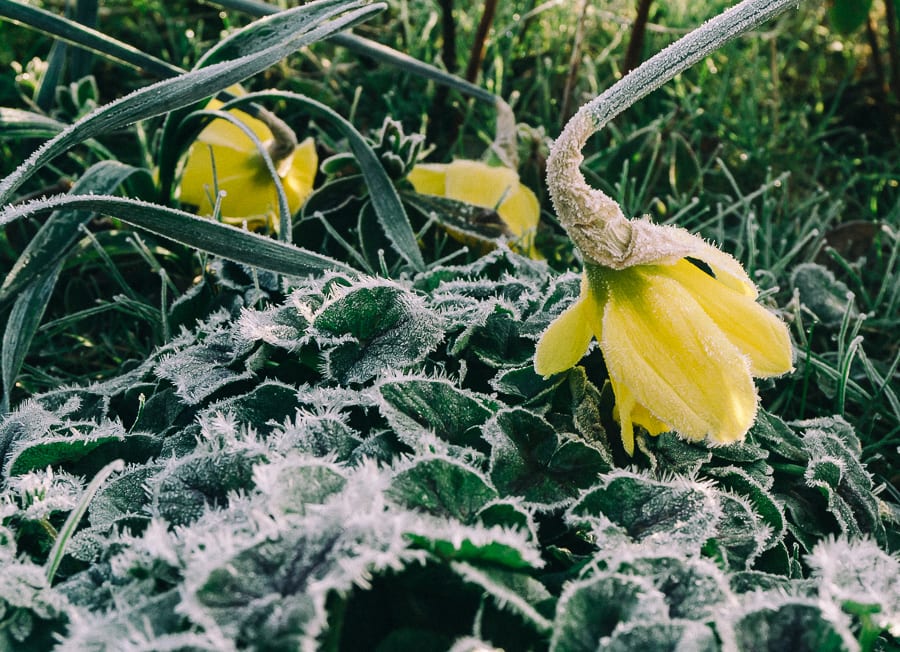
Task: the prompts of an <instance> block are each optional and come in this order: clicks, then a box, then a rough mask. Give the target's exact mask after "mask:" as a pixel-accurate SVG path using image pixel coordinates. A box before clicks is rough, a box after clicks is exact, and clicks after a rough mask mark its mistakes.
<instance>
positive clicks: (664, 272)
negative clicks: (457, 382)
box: [534, 69, 792, 455]
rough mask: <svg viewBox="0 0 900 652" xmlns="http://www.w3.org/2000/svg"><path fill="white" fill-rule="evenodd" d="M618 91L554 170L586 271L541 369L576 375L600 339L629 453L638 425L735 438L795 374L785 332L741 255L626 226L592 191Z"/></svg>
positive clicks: (672, 231) (558, 202) (642, 224)
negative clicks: (593, 160)
mask: <svg viewBox="0 0 900 652" xmlns="http://www.w3.org/2000/svg"><path fill="white" fill-rule="evenodd" d="M671 72H672V71H671V70H669V69H662V70H661V71H659V70H658V71H657V74H659V75H660V78H662V77H665V75H668V74H670V73H671ZM632 74H634V73H632ZM672 74H674V73H672ZM628 77H630V76H627V77H626V78H624V79H623V80H621V81H620V82H619V84H617V85H616V86H619V85H620V84H624V85H625V87H626V89H628V91H629V92H632V93H634V94H635V96H637V97H640V96H641V93H644V94H645V92H648V91H647V90H646V88H644V87H643V86H642V85H641V84H647V83H648V81H647V79H648V77H647V76H646V75H644V76H642V77H638V78H635V79H632V80H630V81H626V80H628ZM620 92H623V93H624V92H625V91H620ZM615 93H616V87H615V86H614V87H613V88H611V89H610V90H608V91H606V92H605V93H604V94H603V95H601V96H600V97H599V98H597V100H595V101H594V102H591V103H589V104H587V105H585V106H584V107H582V109H581V110H580V111H579V112H578V113H576V115H575V116H574V117H573V118H572V119H571V120H570V121H569V123H568V124H567V125H566V127H565V129H564V130H563V133H562V134H561V135H560V137H559V139H557V141H556V142H555V143H554V145H553V147H552V148H551V151H550V156H549V158H548V161H547V184H548V188H549V190H550V196H551V199H552V200H553V205H554V208H555V209H556V213H557V216H558V217H559V221H560V224H562V226H563V227H564V228H565V229H566V231H567V233H568V234H569V237H570V238H571V239H572V241H573V242H574V243H575V245H576V246H577V247H578V248H579V249H580V250H581V253H582V256H583V259H584V274H583V277H582V286H581V295H580V297H579V298H578V300H577V301H576V302H575V303H574V304H573V305H571V306H570V307H568V308H567V309H566V310H565V311H563V312H562V314H560V315H559V316H558V317H557V318H556V319H555V320H554V321H553V322H552V323H551V324H550V326H549V327H548V328H547V330H546V331H545V332H544V334H543V335H542V336H541V338H540V340H539V341H538V344H537V350H536V352H535V360H534V367H535V370H536V372H537V373H538V374H540V375H543V376H548V375H550V374H554V373H558V372H561V371H564V370H565V369H568V368H570V367H572V366H573V365H575V364H576V363H577V362H578V361H579V360H580V359H581V357H582V356H584V354H585V352H586V351H587V349H588V346H589V345H590V342H591V340H592V339H593V338H596V339H597V341H598V342H599V346H600V351H601V353H602V354H603V358H604V361H605V362H606V368H607V372H608V374H609V382H610V385H611V387H612V391H613V394H614V396H615V408H614V412H613V416H614V417H615V418H616V419H617V420H618V421H619V424H620V426H621V436H622V443H623V446H624V448H625V451H626V452H627V453H628V454H629V455H632V454H633V453H634V445H635V436H634V426H635V425H638V426H642V427H643V428H644V429H646V431H647V432H648V433H649V434H650V435H658V434H660V433H662V432H667V431H674V432H676V433H677V434H679V435H680V436H682V437H684V438H687V439H690V440H702V439H704V438H709V440H711V441H712V442H713V443H729V442H734V441H738V440H740V439H741V438H742V437H743V436H744V435H745V434H746V433H747V431H748V430H749V429H750V427H751V426H752V425H753V422H754V420H755V418H756V412H757V405H758V402H759V399H758V394H757V390H756V386H755V384H754V381H753V378H754V377H774V376H779V375H782V374H785V373H787V372H788V371H790V370H791V365H792V360H791V359H792V351H791V342H790V336H789V334H788V330H787V327H786V325H785V324H784V323H783V322H782V321H781V320H780V319H779V318H778V317H776V316H775V315H774V314H773V313H770V312H769V311H768V310H767V309H766V308H765V307H763V306H762V305H760V304H758V303H757V302H756V297H757V289H756V286H755V285H754V284H753V282H752V281H751V279H750V277H749V276H748V275H747V273H746V272H745V271H744V269H743V268H742V267H741V265H740V264H739V263H738V262H737V261H736V260H735V259H734V258H732V257H731V256H729V255H728V254H725V253H723V252H721V251H720V250H718V249H716V248H715V247H713V246H712V245H710V244H708V243H706V242H705V241H704V240H703V239H701V238H700V237H697V236H695V235H692V234H691V233H689V232H688V231H686V230H684V229H681V228H678V227H675V226H662V225H658V224H655V223H653V222H651V221H650V220H649V219H638V220H629V219H627V218H626V217H625V216H624V215H623V213H622V211H621V209H620V207H619V205H618V204H617V203H616V202H615V201H613V200H612V199H610V198H609V197H607V196H606V195H605V194H603V193H602V192H600V191H599V190H596V189H594V188H591V187H590V186H588V184H587V183H586V181H585V179H584V176H583V175H582V174H581V172H580V165H581V162H582V161H583V157H582V154H581V148H582V147H583V145H584V143H585V142H586V141H587V139H588V137H589V136H590V135H591V134H593V133H594V132H595V131H596V130H598V129H599V128H600V127H602V126H603V124H605V123H606V121H608V120H609V119H611V117H612V116H614V115H615V113H616V112H617V111H619V110H621V109H622V108H623V106H627V104H624V102H623V101H622V100H621V98H620V97H614V96H613V95H614V94H615Z"/></svg>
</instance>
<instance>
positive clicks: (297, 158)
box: [272, 138, 319, 213]
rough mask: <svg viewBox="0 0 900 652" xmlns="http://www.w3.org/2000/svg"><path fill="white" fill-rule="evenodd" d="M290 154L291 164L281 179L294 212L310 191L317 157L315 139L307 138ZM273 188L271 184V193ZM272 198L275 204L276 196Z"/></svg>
mask: <svg viewBox="0 0 900 652" xmlns="http://www.w3.org/2000/svg"><path fill="white" fill-rule="evenodd" d="M291 156H292V159H291V165H290V167H289V168H288V171H287V173H286V174H285V175H284V177H283V178H282V180H281V181H282V184H283V185H284V192H285V194H286V195H287V200H288V206H289V207H290V209H291V213H296V212H297V211H298V210H300V207H301V206H302V205H303V202H305V201H306V198H307V197H309V195H310V193H311V192H312V189H313V182H314V181H315V179H316V170H317V169H318V167H319V157H318V154H317V153H316V144H315V141H314V140H313V139H312V138H307V139H306V140H304V141H303V142H302V143H300V144H299V145H297V148H296V149H295V150H294V153H293V154H292V155H291ZM274 190H275V188H274V186H273V187H272V191H273V193H274ZM273 200H276V204H277V197H275V196H274V195H273Z"/></svg>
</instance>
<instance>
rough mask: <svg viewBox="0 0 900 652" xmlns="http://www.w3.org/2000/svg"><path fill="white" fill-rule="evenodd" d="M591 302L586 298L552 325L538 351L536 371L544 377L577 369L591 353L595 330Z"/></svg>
mask: <svg viewBox="0 0 900 652" xmlns="http://www.w3.org/2000/svg"><path fill="white" fill-rule="evenodd" d="M590 303H591V302H590V300H589V299H586V298H585V297H582V298H581V299H579V300H578V301H576V302H575V303H574V304H572V305H571V306H569V307H568V308H566V309H565V310H564V311H563V312H562V313H561V314H560V315H559V317H557V318H556V319H554V320H553V322H551V324H550V326H548V327H547V330H546V331H544V334H543V335H541V339H540V340H538V343H537V349H536V350H535V352H534V370H535V371H536V372H537V373H538V374H539V375H541V376H550V375H551V374H558V373H559V372H561V371H565V370H566V369H569V368H571V367H573V366H575V363H576V362H578V361H579V360H581V358H583V357H584V354H585V353H586V352H587V348H588V345H589V344H590V343H591V338H592V337H593V336H594V331H593V330H591V321H592V320H591V318H590V312H591V311H592V310H594V309H593V308H592V306H591V305H590Z"/></svg>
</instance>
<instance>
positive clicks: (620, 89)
mask: <svg viewBox="0 0 900 652" xmlns="http://www.w3.org/2000/svg"><path fill="white" fill-rule="evenodd" d="M797 4H798V0H744V2H741V3H740V4H738V5H736V6H734V7H732V8H730V9H728V10H727V11H725V12H724V13H722V14H720V15H718V16H716V17H715V18H713V19H711V20H709V21H708V22H706V23H705V24H704V25H703V26H701V27H699V28H698V29H696V30H694V31H693V32H691V33H690V34H688V35H686V36H685V37H684V38H682V39H680V40H679V41H677V42H675V43H673V44H672V45H670V46H669V47H667V48H666V49H664V50H662V51H661V52H659V53H658V54H656V55H655V56H653V57H652V58H650V59H648V60H647V61H645V62H644V63H643V64H642V65H641V66H639V67H638V68H635V69H634V70H633V71H631V72H630V73H628V74H627V75H625V76H624V77H623V78H622V79H621V80H619V81H618V82H617V83H616V84H614V85H613V86H611V87H610V88H608V89H607V90H606V91H605V92H603V93H602V94H600V95H599V96H598V97H596V98H595V99H594V100H592V101H591V102H589V103H587V104H585V105H584V106H582V107H581V109H580V110H579V111H578V113H576V114H575V115H574V116H573V117H572V119H571V120H569V122H568V124H566V126H565V128H564V129H563V132H562V134H560V136H559V138H558V139H557V140H556V142H555V143H554V144H553V147H552V149H551V150H550V157H549V159H548V161H547V185H548V187H549V189H550V196H551V198H552V200H553V206H554V208H555V210H556V214H557V216H558V217H559V221H560V223H561V224H562V225H563V227H564V228H565V229H566V231H567V232H568V233H569V237H570V238H572V241H573V242H574V243H575V245H576V246H577V247H578V248H579V249H580V250H581V252H582V254H583V255H584V256H585V258H586V259H588V260H589V261H591V262H594V263H596V264H599V265H603V266H605V267H611V268H613V269H622V268H625V267H629V266H631V265H635V264H640V263H641V262H643V259H644V258H645V256H646V254H649V253H651V252H648V251H646V247H647V246H650V247H651V248H653V247H652V245H653V243H652V242H648V241H647V239H646V238H643V237H641V235H642V234H641V233H639V232H640V225H641V222H632V221H629V220H628V219H627V218H626V217H625V215H624V214H623V213H622V209H621V208H620V207H619V205H618V204H617V203H616V202H615V201H613V200H612V199H611V198H610V197H608V196H607V195H605V194H604V193H602V192H600V191H599V190H597V189H595V188H591V187H590V186H588V184H587V182H586V181H585V178H584V176H583V175H582V174H581V171H580V170H579V167H580V166H581V163H582V161H583V160H584V159H583V156H582V154H581V149H582V147H584V144H585V143H586V142H587V139H588V138H589V137H590V136H591V135H592V134H594V133H596V132H597V131H599V130H600V129H601V128H603V126H604V125H606V123H607V122H609V121H610V120H612V119H613V118H614V117H616V116H617V115H618V114H619V113H621V112H622V111H624V110H625V109H627V108H628V107H629V106H631V105H632V104H634V103H635V102H637V101H638V100H640V99H641V98H643V97H644V96H646V95H648V94H649V93H651V92H653V91H654V90H656V89H657V88H659V87H660V86H662V85H663V84H665V83H666V82H668V81H669V80H671V79H672V78H673V77H675V76H676V75H678V74H680V73H681V72H683V71H684V70H686V69H688V68H689V67H691V66H692V65H694V64H695V63H697V62H698V61H700V60H702V59H703V58H704V57H706V56H708V55H709V54H711V53H712V52H713V51H715V50H716V49H718V48H719V47H721V46H722V45H724V44H725V43H726V42H728V41H730V40H731V39H733V38H735V37H737V36H740V35H741V34H743V33H745V32H747V31H748V30H750V29H753V28H754V27H757V26H758V25H760V24H762V23H764V22H765V21H767V20H769V19H770V18H773V17H774V16H777V15H778V14H780V13H782V12H784V11H785V10H787V9H788V8H790V7H792V6H796V5H797ZM672 244H673V243H666V242H659V243H658V245H659V249H658V250H657V251H656V252H655V254H656V255H658V254H660V253H664V252H666V251H669V250H671V248H672ZM642 248H643V249H644V250H645V252H644V253H643V254H642V252H641V251H640V249H642ZM671 253H675V252H674V251H672V252H671Z"/></svg>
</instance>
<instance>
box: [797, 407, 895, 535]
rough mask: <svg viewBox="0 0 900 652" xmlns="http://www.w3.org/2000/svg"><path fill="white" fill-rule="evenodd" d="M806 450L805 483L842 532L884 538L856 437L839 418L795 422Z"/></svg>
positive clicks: (875, 502)
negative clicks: (822, 499)
mask: <svg viewBox="0 0 900 652" xmlns="http://www.w3.org/2000/svg"><path fill="white" fill-rule="evenodd" d="M798 425H800V426H802V427H804V428H805V430H804V432H803V438H804V441H805V443H806V444H807V447H808V450H809V464H808V466H807V468H806V472H805V474H804V478H805V479H806V484H807V485H808V486H810V487H814V488H816V489H817V490H818V491H820V492H821V493H822V494H823V495H824V496H825V499H826V501H827V505H828V511H829V512H830V513H831V515H832V516H834V518H835V519H836V520H837V523H838V526H839V527H840V530H841V532H842V533H844V534H845V535H847V536H849V537H854V538H861V537H864V536H867V535H872V536H875V537H878V538H883V537H884V534H885V533H884V525H883V523H882V522H881V518H880V516H879V509H878V499H877V498H876V497H875V494H874V490H875V488H874V485H873V483H872V478H871V476H869V474H868V472H867V471H866V469H865V467H864V466H863V465H862V463H861V462H860V459H859V455H860V447H859V439H858V438H857V437H856V433H855V432H854V431H853V428H852V426H850V424H848V423H847V422H846V421H844V420H843V419H840V418H839V417H834V418H826V419H815V420H811V421H805V422H801V423H800V424H798Z"/></svg>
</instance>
